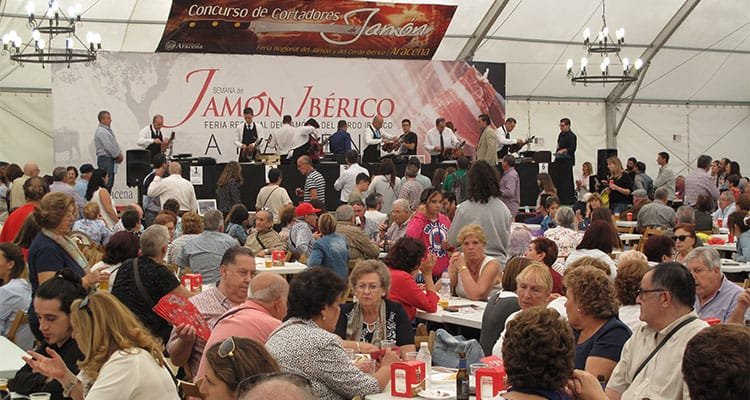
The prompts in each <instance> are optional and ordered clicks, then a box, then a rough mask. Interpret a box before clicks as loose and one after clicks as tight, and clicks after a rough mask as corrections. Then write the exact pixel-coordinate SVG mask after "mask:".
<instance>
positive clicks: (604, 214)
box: [591, 207, 623, 250]
mask: <svg viewBox="0 0 750 400" xmlns="http://www.w3.org/2000/svg"><path fill="white" fill-rule="evenodd" d="M595 221H604V222H605V223H607V225H609V226H610V227H611V228H612V229H611V230H610V236H612V243H614V244H613V245H612V248H613V249H620V250H622V249H623V246H622V240H620V235H619V234H618V233H617V226H616V225H615V221H614V217H613V216H612V211H610V210H609V208H604V207H599V208H595V209H594V211H592V212H591V222H595Z"/></svg>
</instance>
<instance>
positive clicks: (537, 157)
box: [534, 150, 552, 164]
mask: <svg viewBox="0 0 750 400" xmlns="http://www.w3.org/2000/svg"><path fill="white" fill-rule="evenodd" d="M534 161H535V162H538V163H547V164H549V163H551V162H552V152H551V151H548V150H542V151H537V152H536V153H534Z"/></svg>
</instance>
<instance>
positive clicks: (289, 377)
mask: <svg viewBox="0 0 750 400" xmlns="http://www.w3.org/2000/svg"><path fill="white" fill-rule="evenodd" d="M273 379H278V380H282V381H285V382H288V383H291V384H292V385H294V386H296V387H299V388H304V389H307V390H311V387H312V383H311V382H310V380H309V379H307V378H305V377H304V376H302V375H297V374H294V373H290V372H271V373H268V374H258V375H253V376H251V377H249V378H247V379H245V380H243V381H242V382H240V384H239V385H237V394H238V398H242V397H243V396H244V395H245V394H246V393H247V392H249V391H251V390H252V389H253V388H254V387H256V386H258V385H259V384H261V383H263V382H266V381H270V380H273Z"/></svg>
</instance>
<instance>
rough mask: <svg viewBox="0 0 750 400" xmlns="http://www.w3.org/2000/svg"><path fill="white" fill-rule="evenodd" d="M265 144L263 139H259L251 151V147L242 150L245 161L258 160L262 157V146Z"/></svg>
mask: <svg viewBox="0 0 750 400" xmlns="http://www.w3.org/2000/svg"><path fill="white" fill-rule="evenodd" d="M261 143H263V138H258V140H256V141H255V143H253V149H252V150H250V146H248V147H245V148H244V149H243V150H242V155H244V156H245V159H247V160H257V159H258V157H259V156H260V144H261Z"/></svg>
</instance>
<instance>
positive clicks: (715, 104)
mask: <svg viewBox="0 0 750 400" xmlns="http://www.w3.org/2000/svg"><path fill="white" fill-rule="evenodd" d="M0 91H2V89H1V88H0ZM505 99H506V100H509V101H539V102H542V101H547V102H554V103H603V102H604V99H602V98H599V97H555V96H523V95H509V96H506V97H505ZM633 104H647V105H649V104H650V105H668V106H712V107H750V101H730V100H725V101H722V100H689V101H688V100H678V99H634V100H633Z"/></svg>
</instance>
